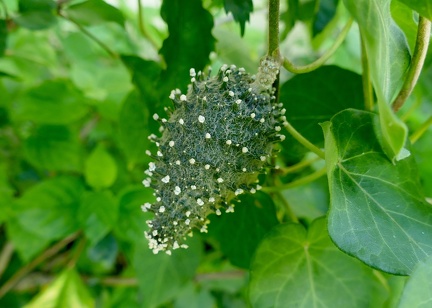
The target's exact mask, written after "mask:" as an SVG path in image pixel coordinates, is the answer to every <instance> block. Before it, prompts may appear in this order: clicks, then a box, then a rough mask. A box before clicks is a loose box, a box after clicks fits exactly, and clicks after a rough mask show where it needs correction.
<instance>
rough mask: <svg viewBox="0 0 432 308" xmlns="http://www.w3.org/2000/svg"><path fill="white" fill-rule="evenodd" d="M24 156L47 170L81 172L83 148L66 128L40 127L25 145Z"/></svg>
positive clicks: (33, 163)
mask: <svg viewBox="0 0 432 308" xmlns="http://www.w3.org/2000/svg"><path fill="white" fill-rule="evenodd" d="M24 156H25V158H26V159H27V161H29V162H30V163H31V164H32V165H34V166H36V167H38V168H41V169H46V170H55V171H80V170H81V165H82V162H81V147H80V144H79V143H78V139H77V138H76V137H75V136H72V132H71V131H70V130H69V129H68V127H66V126H48V125H45V126H40V127H38V128H37V129H36V131H35V133H34V134H32V135H31V136H30V137H29V138H28V139H26V140H25V143H24Z"/></svg>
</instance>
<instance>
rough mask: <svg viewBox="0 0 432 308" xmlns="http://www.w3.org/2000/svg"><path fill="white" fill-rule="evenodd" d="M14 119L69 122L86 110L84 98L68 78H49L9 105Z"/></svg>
mask: <svg viewBox="0 0 432 308" xmlns="http://www.w3.org/2000/svg"><path fill="white" fill-rule="evenodd" d="M12 112H13V113H12V118H13V119H14V121H34V122H35V123H40V124H52V125H59V124H69V123H72V122H74V121H77V120H79V119H81V118H82V117H83V116H85V115H86V114H87V112H88V106H87V99H86V98H85V97H84V96H83V95H82V93H81V92H80V91H79V90H78V89H77V88H76V87H75V86H74V85H73V84H72V83H70V82H69V81H65V80H49V81H45V82H43V83H42V84H41V85H39V86H37V87H34V88H32V89H30V90H28V91H27V92H26V93H24V94H23V95H22V96H21V97H19V98H18V99H17V102H16V103H15V106H14V108H13V109H12Z"/></svg>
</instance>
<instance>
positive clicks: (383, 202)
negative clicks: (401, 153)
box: [323, 110, 432, 275]
mask: <svg viewBox="0 0 432 308" xmlns="http://www.w3.org/2000/svg"><path fill="white" fill-rule="evenodd" d="M376 118H377V116H376V115H375V114H373V113H368V112H364V111H358V110H346V111H342V112H341V113H339V114H337V115H336V116H334V117H333V118H332V120H331V121H330V122H326V123H325V124H324V125H323V129H324V133H325V151H326V163H327V174H328V180H329V186H330V211H329V214H328V219H329V226H328V228H329V233H330V236H331V237H332V239H333V241H334V242H335V243H336V245H337V246H339V248H340V249H342V250H343V251H345V252H347V253H348V254H350V255H353V256H355V257H357V258H359V259H360V260H362V261H363V262H365V263H366V264H368V265H370V266H372V267H374V268H379V269H381V270H383V271H386V272H389V273H393V274H399V275H409V274H410V273H411V272H412V270H413V268H414V266H415V265H416V264H417V263H418V262H419V261H421V260H423V259H425V258H426V257H427V256H429V255H431V254H432V207H431V206H430V205H428V204H427V203H426V202H425V201H424V200H425V199H424V197H423V194H422V192H421V187H420V184H419V181H418V174H417V167H416V164H415V161H414V158H412V157H409V158H406V159H404V160H402V161H399V162H398V163H397V164H396V165H393V164H392V163H391V162H390V161H389V160H388V159H387V157H386V156H385V153H384V152H383V150H382V149H381V147H380V144H379V141H378V139H377V137H376V135H375V133H374V122H375V121H376Z"/></svg>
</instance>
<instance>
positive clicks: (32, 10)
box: [15, 0, 57, 30]
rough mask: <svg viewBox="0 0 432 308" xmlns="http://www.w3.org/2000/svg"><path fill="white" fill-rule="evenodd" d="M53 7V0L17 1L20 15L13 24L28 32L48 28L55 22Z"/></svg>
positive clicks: (54, 5)
mask: <svg viewBox="0 0 432 308" xmlns="http://www.w3.org/2000/svg"><path fill="white" fill-rule="evenodd" d="M55 7H56V4H55V1H53V0H19V12H20V15H18V17H16V18H15V22H16V23H17V24H19V25H20V26H23V27H25V28H28V29H30V30H41V29H46V28H49V27H51V26H53V25H54V24H55V23H56V21H57V19H56V16H55Z"/></svg>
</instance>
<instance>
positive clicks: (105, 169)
mask: <svg viewBox="0 0 432 308" xmlns="http://www.w3.org/2000/svg"><path fill="white" fill-rule="evenodd" d="M116 178H117V164H116V162H115V160H114V158H113V157H112V156H111V154H110V153H109V152H108V151H107V150H105V148H104V147H103V146H102V145H99V146H97V147H96V148H95V149H94V150H93V151H92V152H91V153H90V155H89V157H87V160H86V162H85V179H86V182H87V184H89V185H90V186H92V187H93V188H95V189H102V188H107V187H110V186H111V185H112V184H114V182H115V180H116Z"/></svg>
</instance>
